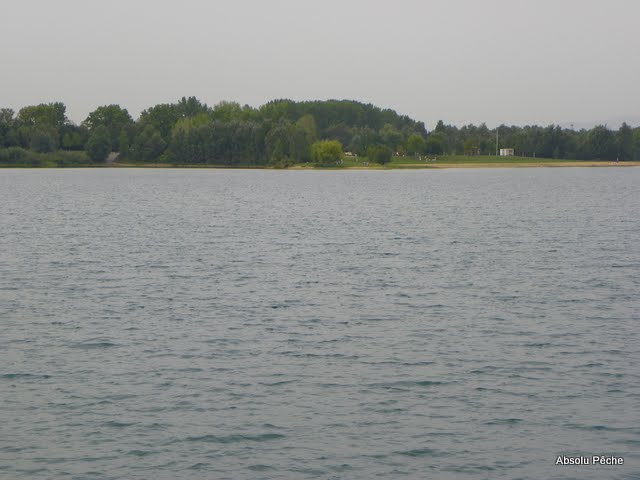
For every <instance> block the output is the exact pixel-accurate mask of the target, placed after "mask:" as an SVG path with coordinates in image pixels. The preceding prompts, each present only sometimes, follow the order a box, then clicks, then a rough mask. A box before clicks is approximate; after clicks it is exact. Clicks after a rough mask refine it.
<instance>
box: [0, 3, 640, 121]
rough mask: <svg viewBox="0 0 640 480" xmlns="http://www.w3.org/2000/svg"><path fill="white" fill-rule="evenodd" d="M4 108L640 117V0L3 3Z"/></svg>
mask: <svg viewBox="0 0 640 480" xmlns="http://www.w3.org/2000/svg"><path fill="white" fill-rule="evenodd" d="M0 7H1V8H0V10H1V11H2V23H1V28H0V61H1V62H2V63H1V65H2V71H1V73H0V106H2V107H10V108H14V109H16V110H17V109H19V108H20V107H23V106H25V105H32V104H36V103H41V102H51V101H57V100H59V101H62V102H64V103H65V104H66V105H67V114H68V116H69V117H70V118H71V119H72V120H74V121H76V122H80V121H82V120H83V119H84V118H86V116H87V114H88V113H89V112H90V111H92V110H93V109H95V108H96V107H98V106H100V105H105V104H110V103H118V104H120V105H121V106H123V107H125V108H127V109H128V110H129V112H130V113H131V114H132V115H133V116H134V117H137V116H138V114H139V113H140V111H141V110H143V109H144V108H147V107H149V106H152V105H155V104H157V103H164V102H173V101H175V100H177V99H178V98H180V97H182V96H191V95H195V96H197V97H198V98H199V99H201V100H202V101H204V102H206V103H208V104H210V105H214V104H215V103H217V102H219V101H221V100H234V101H237V102H240V103H241V104H245V103H247V104H249V105H253V106H258V105H261V104H263V103H265V102H267V101H269V100H272V99H275V98H292V99H295V100H307V99H328V98H338V99H343V98H345V99H354V100H359V101H363V102H371V103H373V104H375V105H378V106H380V107H384V108H393V109H395V110H397V111H398V112H399V113H402V114H407V115H409V116H411V117H413V118H415V119H417V120H422V121H424V122H425V123H426V124H427V126H428V127H433V126H434V125H435V122H436V121H437V120H438V119H443V120H444V121H445V122H446V123H453V124H457V125H463V124H467V123H476V124H477V123H481V122H483V121H484V122H486V123H487V124H488V125H489V126H495V125H497V124H500V123H506V124H518V125H524V124H532V123H538V124H549V123H560V124H566V125H568V124H569V123H575V124H576V126H578V125H581V124H582V123H585V124H592V123H594V122H603V123H604V122H608V123H609V125H613V124H615V123H616V122H617V123H619V122H620V121H622V120H624V119H626V120H627V121H630V122H631V123H633V124H640V88H639V87H638V82H639V80H640V57H638V52H639V51H640V32H639V31H638V30H637V25H638V19H640V1H638V0H607V1H605V0H530V1H524V0H482V1H480V0H438V1H435V0H434V1H430V0H422V1H420V0H395V1H394V2H391V1H389V0H380V1H379V0H369V1H365V0H339V1H338V0H323V1H313V2H311V1H304V0H233V1H231V0H210V1H204V0H180V1H163V0H153V1H152V0H124V1H123V0H108V1H95V0H56V1H51V0H42V1H36V0H0Z"/></svg>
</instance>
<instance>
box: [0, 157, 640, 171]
mask: <svg viewBox="0 0 640 480" xmlns="http://www.w3.org/2000/svg"><path fill="white" fill-rule="evenodd" d="M637 166H640V161H623V162H616V161H611V160H560V159H551V158H537V159H536V158H531V157H498V156H474V157H469V156H462V155H456V156H454V155H452V156H441V157H438V158H437V159H435V160H434V159H432V158H425V157H422V158H420V157H394V158H393V159H392V161H391V162H390V163H387V164H385V165H379V164H375V163H369V162H367V161H366V159H360V158H357V157H346V156H345V157H344V158H343V160H342V163H341V164H340V165H335V166H329V167H318V166H316V165H314V164H311V163H296V164H293V165H289V166H286V167H279V166H271V165H214V164H206V163H194V164H184V165H178V164H171V163H145V162H126V161H123V162H113V163H87V164H80V163H77V164H71V165H55V164H51V163H46V164H44V165H39V166H38V165H29V164H22V165H20V164H18V165H16V164H14V165H10V164H0V168H21V169H22V168H217V169H243V170H246V169H258V170H265V169H266V170H429V169H431V170H433V169H445V168H539V167H637Z"/></svg>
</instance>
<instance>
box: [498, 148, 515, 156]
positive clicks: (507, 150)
mask: <svg viewBox="0 0 640 480" xmlns="http://www.w3.org/2000/svg"><path fill="white" fill-rule="evenodd" d="M500 156H501V157H513V148H501V149H500Z"/></svg>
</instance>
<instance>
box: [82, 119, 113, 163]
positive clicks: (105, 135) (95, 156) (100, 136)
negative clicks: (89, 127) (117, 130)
mask: <svg viewBox="0 0 640 480" xmlns="http://www.w3.org/2000/svg"><path fill="white" fill-rule="evenodd" d="M86 149H87V155H89V158H90V159H91V160H93V161H94V162H102V161H104V160H106V158H107V155H108V154H109V152H111V135H110V134H109V129H108V128H107V127H106V126H105V125H100V126H98V127H96V128H95V129H94V130H93V133H91V135H90V136H89V140H88V141H87V146H86Z"/></svg>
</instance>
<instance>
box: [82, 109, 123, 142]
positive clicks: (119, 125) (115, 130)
mask: <svg viewBox="0 0 640 480" xmlns="http://www.w3.org/2000/svg"><path fill="white" fill-rule="evenodd" d="M132 123H133V119H132V118H131V115H129V112H128V111H127V110H126V109H125V108H121V107H120V105H104V106H102V107H98V108H96V109H95V110H94V111H93V112H91V113H90V114H89V116H88V117H87V119H86V120H85V121H84V125H85V126H86V127H87V128H88V129H89V133H93V131H94V130H95V129H96V128H98V127H100V126H104V127H106V128H107V130H108V131H109V138H110V140H111V149H112V150H115V151H120V142H119V138H120V132H121V131H122V129H123V128H125V127H126V126H127V125H130V124H132Z"/></svg>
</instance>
